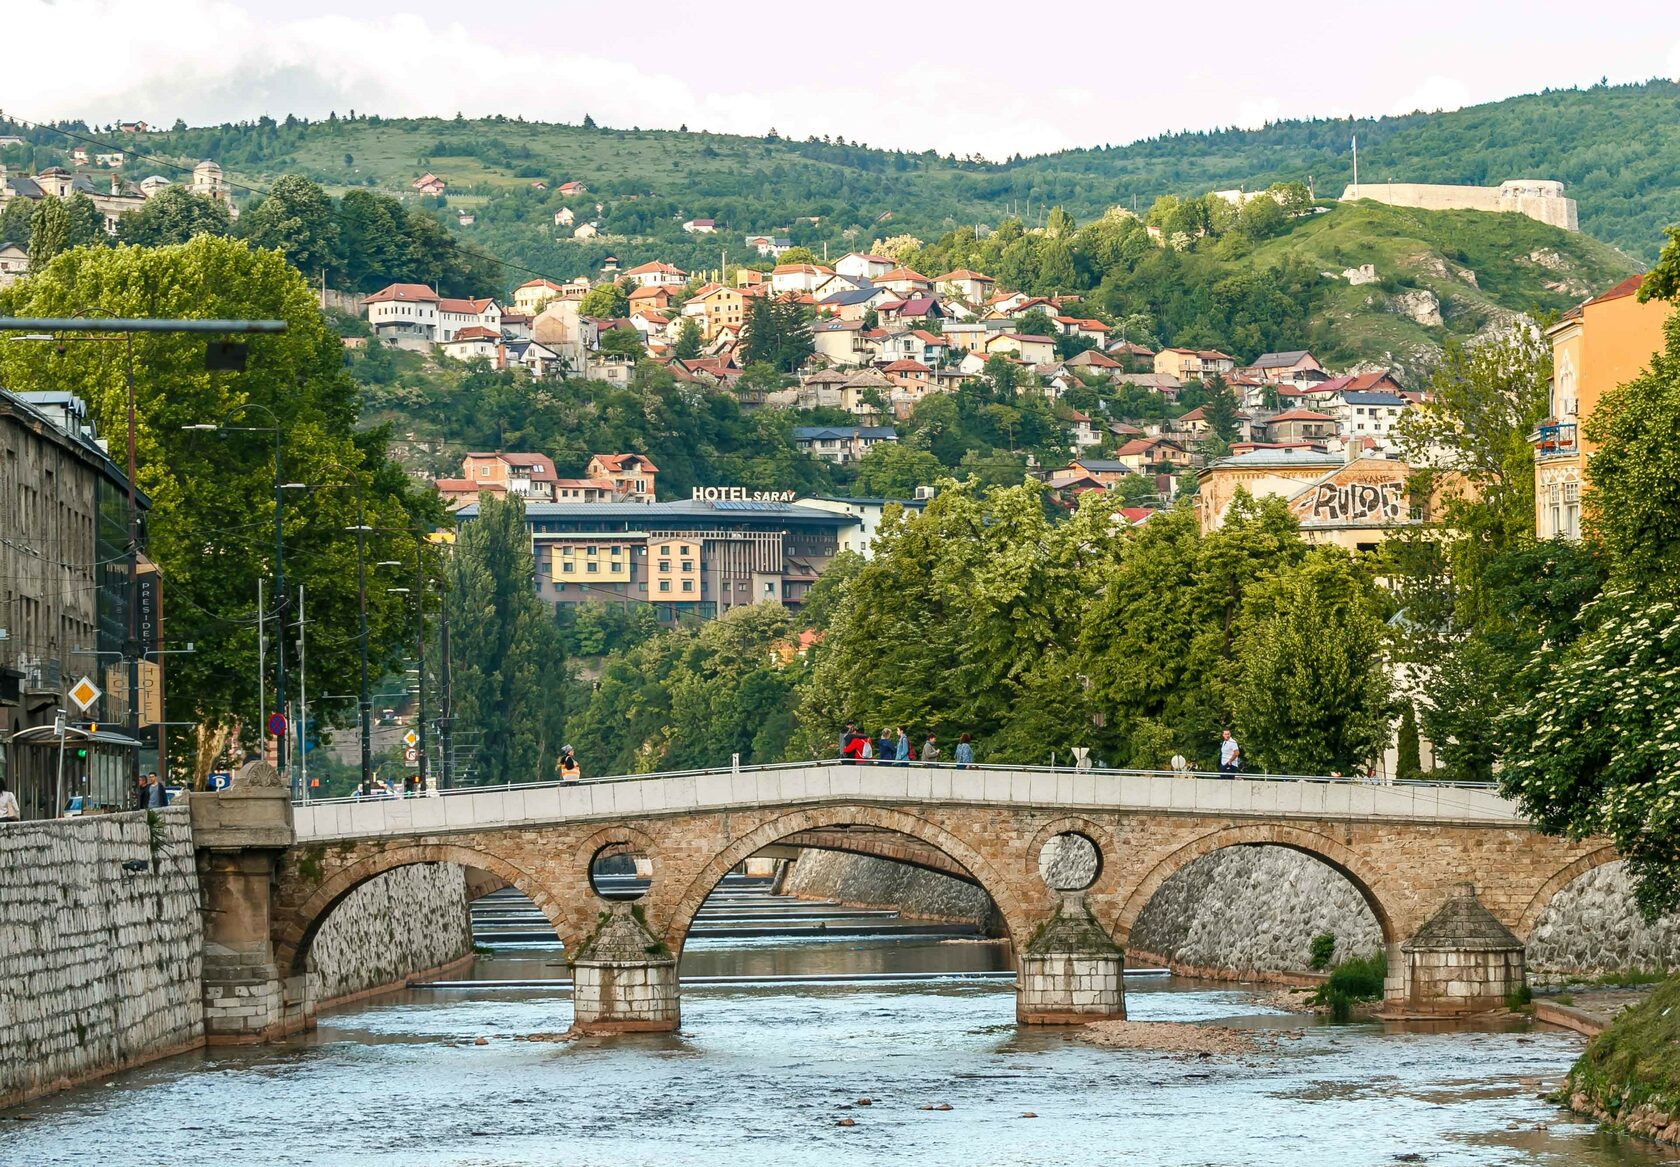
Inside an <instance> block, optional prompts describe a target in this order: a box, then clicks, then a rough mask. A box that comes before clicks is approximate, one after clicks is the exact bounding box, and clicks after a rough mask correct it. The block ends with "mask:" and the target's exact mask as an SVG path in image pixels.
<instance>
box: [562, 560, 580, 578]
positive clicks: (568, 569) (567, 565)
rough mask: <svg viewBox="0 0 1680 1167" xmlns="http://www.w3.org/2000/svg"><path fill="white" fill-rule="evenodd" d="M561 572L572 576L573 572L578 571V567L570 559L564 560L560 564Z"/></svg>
mask: <svg viewBox="0 0 1680 1167" xmlns="http://www.w3.org/2000/svg"><path fill="white" fill-rule="evenodd" d="M560 570H561V571H562V572H564V573H565V574H566V575H570V574H572V572H574V571H576V570H577V565H576V564H575V563H573V562H572V561H571V560H570V559H566V560H562V561H561V563H560Z"/></svg>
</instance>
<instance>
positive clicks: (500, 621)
mask: <svg viewBox="0 0 1680 1167" xmlns="http://www.w3.org/2000/svg"><path fill="white" fill-rule="evenodd" d="M533 575H534V571H533V566H532V562H531V538H530V534H529V533H528V532H527V531H526V528H525V504H524V501H523V500H522V499H518V498H511V497H510V498H497V497H495V496H493V495H483V496H481V497H480V499H479V508H478V515H477V517H476V518H474V519H472V520H470V521H468V522H466V523H464V524H463V525H462V528H461V534H460V537H459V538H458V539H457V540H456V544H455V552H454V555H453V557H452V558H451V560H450V564H449V572H448V582H449V587H448V594H447V597H446V599H445V603H446V604H447V605H448V606H449V626H450V635H451V647H452V652H453V657H454V661H455V667H454V676H453V699H454V714H455V733H456V735H457V738H458V739H460V738H463V737H467V736H469V735H470V736H471V737H472V738H474V739H476V743H477V744H476V749H475V750H474V751H473V754H472V761H471V763H470V765H471V767H472V770H473V782H474V783H475V784H479V785H499V784H501V783H504V782H540V781H543V780H545V779H548V778H550V777H551V776H552V770H553V766H554V759H555V758H556V757H557V756H558V755H559V752H560V747H561V746H562V745H563V744H565V743H564V742H562V741H561V740H560V738H561V732H562V729H563V727H564V724H565V695H566V690H567V684H568V679H567V675H566V669H565V658H564V653H563V650H562V647H561V632H560V627H559V625H558V624H556V623H555V621H554V618H553V616H552V614H551V613H550V612H549V610H548V607H547V605H545V604H544V603H543V601H542V600H540V599H538V598H537V595H536V593H535V592H533V591H532V590H531V579H532V577H533Z"/></svg>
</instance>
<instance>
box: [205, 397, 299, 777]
mask: <svg viewBox="0 0 1680 1167" xmlns="http://www.w3.org/2000/svg"><path fill="white" fill-rule="evenodd" d="M247 409H255V410H259V411H261V412H262V413H266V414H267V415H268V416H269V419H270V420H271V421H273V422H274V424H273V425H271V426H250V425H228V424H227V423H226V421H225V420H224V421H223V422H222V423H221V424H220V425H217V424H215V423H209V422H200V423H198V424H196V425H186V426H182V427H181V428H182V429H184V430H198V431H201V432H206V433H252V434H273V435H274V593H273V595H274V603H275V616H276V617H277V618H278V619H279V620H280V628H281V634H280V635H279V636H278V637H276V638H275V644H274V708H275V711H276V712H278V713H280V714H281V715H282V716H284V715H285V712H286V637H285V626H286V625H285V615H286V609H287V608H288V607H289V606H290V605H289V604H288V603H287V599H286V532H285V525H284V518H285V506H286V501H285V500H286V490H287V488H288V487H291V488H298V487H300V486H301V485H302V484H301V483H290V482H287V481H286V480H285V467H284V463H283V462H282V460H281V459H282V453H283V452H282V448H281V429H280V418H279V416H278V415H277V414H276V413H275V412H274V411H273V410H272V409H270V408H269V407H268V406H266V405H261V404H258V403H257V402H254V401H248V402H246V403H245V404H243V405H238V406H235V407H234V408H233V409H232V410H231V411H229V413H228V415H227V416H228V417H233V416H234V415H235V414H238V413H240V412H242V411H244V410H247ZM261 732H263V733H267V732H268V727H267V726H263V727H261ZM273 737H274V762H275V767H276V769H278V770H279V771H280V773H282V774H285V773H286V772H287V770H286V733H285V732H284V731H283V730H282V731H281V732H280V733H277V734H274V735H273ZM292 787H293V789H292V797H293V798H296V797H297V793H298V792H297V780H296V778H293V780H292Z"/></svg>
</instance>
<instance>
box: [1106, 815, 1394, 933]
mask: <svg viewBox="0 0 1680 1167" xmlns="http://www.w3.org/2000/svg"><path fill="white" fill-rule="evenodd" d="M1261 846H1271V847H1287V848H1288V849H1290V850H1291V851H1299V852H1301V853H1303V854H1306V855H1310V856H1312V857H1313V858H1314V859H1317V860H1318V861H1319V862H1321V863H1323V864H1325V865H1326V866H1327V867H1330V868H1331V869H1333V870H1334V871H1336V872H1337V873H1338V874H1339V875H1341V876H1342V877H1343V878H1344V879H1346V880H1347V881H1348V882H1349V883H1350V884H1352V885H1353V887H1354V889H1355V890H1357V891H1358V892H1359V894H1360V896H1361V897H1362V898H1363V899H1364V900H1365V903H1366V904H1367V905H1368V906H1369V907H1370V909H1371V914H1372V915H1373V916H1374V917H1376V921H1377V926H1378V927H1379V928H1381V929H1382V936H1383V942H1384V943H1385V944H1395V943H1398V942H1399V941H1401V940H1404V939H1405V937H1404V936H1403V935H1401V934H1399V931H1398V929H1397V928H1396V926H1395V923H1394V920H1393V918H1392V915H1391V913H1390V912H1389V909H1388V907H1387V906H1386V905H1385V904H1384V903H1383V901H1382V898H1381V897H1380V896H1378V894H1377V892H1376V890H1375V889H1376V884H1377V882H1378V880H1377V878H1376V874H1375V872H1372V871H1370V870H1369V869H1368V867H1367V865H1366V863H1365V861H1364V860H1363V859H1362V858H1361V857H1360V855H1359V854H1358V853H1357V852H1355V851H1354V850H1352V849H1351V848H1349V847H1347V846H1345V845H1344V844H1342V843H1339V842H1337V841H1336V840H1335V839H1333V838H1331V837H1330V836H1329V835H1325V834H1322V833H1320V832H1318V831H1309V830H1304V829H1302V828H1300V827H1294V826H1287V825H1282V824H1273V823H1265V824H1258V823H1257V824H1250V825H1244V826H1236V827H1226V828H1223V829H1221V830H1217V831H1210V832H1209V833H1208V834H1205V835H1201V836H1199V837H1197V838H1195V839H1192V840H1191V841H1190V842H1188V843H1185V844H1183V845H1182V846H1180V847H1178V848H1177V849H1176V850H1174V851H1172V852H1171V853H1169V854H1168V855H1166V856H1164V857H1163V858H1161V859H1160V860H1158V861H1157V862H1156V863H1155V864H1154V866H1152V867H1151V868H1150V869H1149V870H1148V871H1147V872H1145V873H1144V875H1143V877H1142V878H1141V879H1140V880H1138V882H1137V883H1136V884H1135V885H1133V887H1132V888H1131V890H1130V891H1129V892H1128V893H1126V895H1125V898H1124V899H1122V900H1120V901H1119V903H1120V908H1119V913H1118V916H1117V919H1116V921H1115V927H1114V928H1113V931H1114V935H1115V937H1116V939H1117V940H1118V942H1119V943H1120V944H1121V945H1122V946H1124V945H1125V944H1126V942H1127V940H1128V939H1130V937H1131V932H1132V926H1133V925H1134V924H1136V923H1137V919H1138V916H1139V915H1141V914H1142V912H1143V909H1144V907H1145V906H1146V905H1147V904H1148V903H1149V901H1150V899H1151V898H1153V897H1154V895H1155V893H1156V892H1157V891H1159V890H1160V889H1161V885H1162V884H1164V883H1166V882H1167V880H1169V879H1171V878H1172V877H1173V876H1174V875H1175V874H1177V873H1178V872H1179V871H1182V870H1183V869H1184V868H1185V867H1188V866H1189V865H1190V864H1191V863H1193V862H1195V861H1196V860H1197V859H1200V858H1201V857H1202V856H1204V855H1211V854H1212V853H1213V852H1215V851H1222V850H1224V849H1226V848H1227V847H1261ZM1098 915H1099V917H1100V916H1101V915H1102V913H1101V912H1100V911H1099V912H1098Z"/></svg>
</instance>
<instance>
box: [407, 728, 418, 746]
mask: <svg viewBox="0 0 1680 1167" xmlns="http://www.w3.org/2000/svg"><path fill="white" fill-rule="evenodd" d="M419 744H420V735H419V734H417V733H415V732H414V731H413V730H412V729H411V730H409V731H408V732H407V733H405V734H403V745H405V746H414V745H419Z"/></svg>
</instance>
